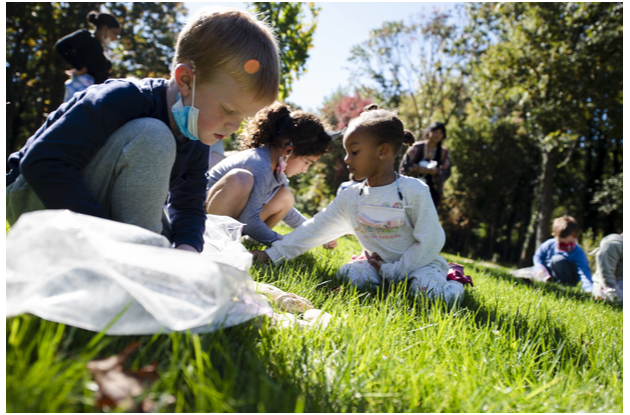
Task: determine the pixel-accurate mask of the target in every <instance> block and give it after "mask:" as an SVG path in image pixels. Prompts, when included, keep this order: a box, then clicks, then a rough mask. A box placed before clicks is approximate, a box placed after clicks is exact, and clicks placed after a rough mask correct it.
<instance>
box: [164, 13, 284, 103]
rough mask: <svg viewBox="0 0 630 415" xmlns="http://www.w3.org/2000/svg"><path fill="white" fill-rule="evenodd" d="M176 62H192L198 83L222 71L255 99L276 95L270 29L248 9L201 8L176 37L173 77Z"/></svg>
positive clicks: (276, 74)
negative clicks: (246, 10) (247, 11)
mask: <svg viewBox="0 0 630 415" xmlns="http://www.w3.org/2000/svg"><path fill="white" fill-rule="evenodd" d="M179 63H188V64H192V65H193V66H194V70H195V76H196V77H197V85H199V84H202V83H204V82H211V81H212V80H213V76H214V75H215V74H216V73H217V72H219V71H221V72H223V73H224V74H226V75H229V76H231V77H233V78H234V79H235V80H236V81H237V82H238V83H239V84H240V85H242V87H243V88H244V91H245V92H247V93H253V94H254V97H255V99H256V100H257V101H258V100H262V101H267V102H273V101H275V99H276V97H277V96H278V84H279V82H280V60H279V49H278V44H277V41H276V38H275V35H274V32H273V29H272V28H271V26H269V25H268V24H267V23H266V22H264V21H260V20H257V19H256V18H255V17H254V16H252V15H250V14H249V13H245V12H242V11H239V10H237V9H234V8H227V7H216V6H213V7H207V8H204V9H202V10H200V11H199V12H198V13H197V14H195V16H194V17H193V18H192V19H191V20H190V21H188V23H186V25H185V26H184V28H183V29H182V31H181V32H180V33H179V36H178V37H177V45H176V47H175V56H174V57H173V67H172V76H173V77H174V76H175V67H176V66H177V64H179ZM246 63H247V65H246Z"/></svg>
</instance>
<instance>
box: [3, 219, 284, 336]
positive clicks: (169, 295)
mask: <svg viewBox="0 0 630 415" xmlns="http://www.w3.org/2000/svg"><path fill="white" fill-rule="evenodd" d="M225 219H227V220H223V219H222V220H217V217H216V216H213V215H208V221H207V223H206V226H207V228H206V235H204V237H205V240H206V247H207V248H208V252H206V253H204V254H201V255H199V254H196V253H191V252H186V251H182V250H177V249H173V248H170V244H169V242H168V240H167V239H166V238H165V237H163V236H161V235H158V234H155V233H153V232H150V231H148V230H145V229H142V228H140V227H137V226H134V225H127V224H123V223H118V222H114V221H110V220H105V219H100V218H95V217H92V216H87V215H81V214H78V213H74V212H70V211H67V210H66V211H61V210H44V211H37V212H31V213H26V214H24V215H22V216H21V217H20V219H19V220H18V221H17V222H16V223H15V225H14V226H13V227H12V228H11V230H10V231H9V233H8V235H7V251H6V252H7V283H6V287H7V294H6V295H7V297H6V298H7V305H6V315H7V317H10V316H15V315H18V314H22V313H31V314H35V315H37V316H39V317H42V318H44V319H47V320H51V321H56V322H59V323H64V324H69V325H72V326H76V327H80V328H84V329H87V330H92V331H101V330H103V329H104V328H105V327H106V326H107V325H108V324H109V323H110V322H111V321H112V320H113V319H114V318H115V317H116V316H117V315H118V314H119V313H120V312H121V311H122V310H123V309H125V307H127V306H128V309H127V310H126V311H125V312H124V314H122V316H120V318H119V319H118V320H117V321H116V322H115V323H114V324H113V325H112V326H111V327H110V328H109V329H108V330H107V333H108V334H153V333H157V332H158V331H162V332H168V331H171V330H176V331H179V330H187V329H190V330H191V331H192V332H210V331H214V330H217V329H219V328H222V327H229V326H233V325H236V324H240V323H243V322H245V321H247V320H249V319H252V318H254V317H257V316H259V315H263V314H265V315H268V316H270V317H271V316H272V315H273V311H272V309H271V307H270V306H269V304H268V303H267V302H266V301H265V299H264V298H261V296H260V295H258V294H256V293H255V291H254V289H253V280H252V279H251V277H250V276H249V275H248V273H247V272H246V271H245V270H246V269H247V268H248V266H249V264H250V263H251V255H250V254H249V253H247V251H246V250H245V248H244V247H243V246H242V245H241V244H240V230H241V228H242V225H241V224H240V223H239V222H237V221H235V220H233V219H229V218H225ZM204 251H205V249H204ZM220 259H221V260H222V261H219V260H220ZM226 263H229V264H230V265H226ZM235 267H236V268H235Z"/></svg>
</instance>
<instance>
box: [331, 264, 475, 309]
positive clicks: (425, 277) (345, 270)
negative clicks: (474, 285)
mask: <svg viewBox="0 0 630 415" xmlns="http://www.w3.org/2000/svg"><path fill="white" fill-rule="evenodd" d="M337 276H338V277H340V278H343V279H345V280H347V281H349V282H350V283H351V284H353V285H356V286H357V287H358V288H364V287H372V288H377V287H378V286H380V285H381V284H382V283H383V279H382V278H381V276H380V275H378V273H377V272H376V269H375V268H374V267H373V266H372V265H370V263H369V262H368V260H367V259H360V260H355V261H352V262H349V263H347V264H343V265H342V266H341V267H340V268H339V271H338V272H337ZM407 280H408V281H409V290H410V292H411V293H413V294H414V295H418V294H424V295H426V296H427V297H428V298H437V297H442V298H443V300H444V301H445V302H446V303H448V304H453V303H455V302H457V303H461V301H462V299H463V298H464V286H463V285H462V284H461V283H460V282H457V281H453V280H447V279H446V273H445V272H444V270H441V269H440V268H438V267H437V266H435V265H434V264H429V265H427V266H426V267H422V268H418V269H417V270H414V271H412V272H410V273H409V275H408V276H407Z"/></svg>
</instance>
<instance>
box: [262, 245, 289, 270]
mask: <svg viewBox="0 0 630 415" xmlns="http://www.w3.org/2000/svg"><path fill="white" fill-rule="evenodd" d="M265 253H266V254H267V255H268V256H269V259H271V260H272V261H273V263H274V264H276V265H280V264H281V263H283V262H284V261H286V257H285V256H283V255H281V254H280V252H278V250H277V249H276V248H274V247H273V246H272V247H271V248H268V249H267V250H266V251H265Z"/></svg>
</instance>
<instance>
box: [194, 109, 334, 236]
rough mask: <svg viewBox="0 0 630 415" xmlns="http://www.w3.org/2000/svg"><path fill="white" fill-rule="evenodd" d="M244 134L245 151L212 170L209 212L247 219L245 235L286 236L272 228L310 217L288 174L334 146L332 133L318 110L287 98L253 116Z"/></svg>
mask: <svg viewBox="0 0 630 415" xmlns="http://www.w3.org/2000/svg"><path fill="white" fill-rule="evenodd" d="M244 137H245V138H244V140H242V142H241V149H242V150H245V151H241V152H240V153H237V154H234V155H232V156H230V157H228V158H226V159H224V160H222V161H221V162H220V163H218V164H217V165H216V166H214V167H213V168H212V170H210V173H209V178H210V180H209V183H208V196H207V200H206V212H207V213H209V214H213V215H223V216H230V217H232V218H234V219H236V220H238V221H239V222H242V223H244V224H245V226H244V227H243V235H247V236H249V237H251V238H253V239H255V240H256V241H258V242H261V243H263V244H267V245H269V244H271V243H272V242H274V241H277V240H279V239H282V235H280V234H279V233H276V232H274V231H273V230H272V229H273V227H274V226H276V225H277V224H278V223H279V222H280V220H284V222H286V224H287V225H289V226H290V227H292V228H296V227H298V226H299V225H301V224H302V223H304V222H305V221H306V218H305V217H304V216H302V214H301V213H300V212H299V211H298V210H297V209H295V208H294V207H293V205H294V203H295V197H294V196H293V193H291V190H290V189H289V181H288V180H287V177H291V176H294V175H297V174H301V173H306V171H307V170H308V168H309V167H310V166H311V165H313V164H314V163H315V162H317V160H319V158H320V156H321V155H322V154H324V153H326V152H328V151H329V149H330V148H331V146H332V138H331V136H330V135H329V134H328V133H327V132H326V128H325V126H324V124H323V122H322V121H321V120H320V119H319V118H318V117H317V116H316V115H313V114H309V113H306V112H304V111H300V110H296V111H292V110H291V108H289V106H287V105H286V104H284V103H282V102H276V103H274V104H273V105H270V106H269V107H267V108H265V109H263V110H262V111H260V112H259V113H258V114H257V115H256V117H255V118H253V119H252V120H250V121H249V122H248V124H247V126H246V131H245V133H244ZM324 242H327V241H324ZM335 245H336V244H335Z"/></svg>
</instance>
